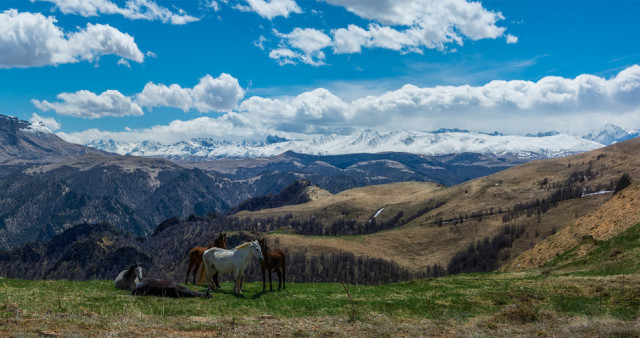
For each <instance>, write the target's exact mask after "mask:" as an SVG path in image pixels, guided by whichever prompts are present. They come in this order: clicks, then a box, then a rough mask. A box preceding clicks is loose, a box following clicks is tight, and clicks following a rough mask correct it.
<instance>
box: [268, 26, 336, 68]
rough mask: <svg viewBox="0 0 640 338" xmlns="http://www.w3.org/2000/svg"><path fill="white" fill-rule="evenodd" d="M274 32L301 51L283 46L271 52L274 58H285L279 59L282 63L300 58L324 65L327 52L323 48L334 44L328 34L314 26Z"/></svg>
mask: <svg viewBox="0 0 640 338" xmlns="http://www.w3.org/2000/svg"><path fill="white" fill-rule="evenodd" d="M274 33H275V34H276V36H278V37H280V38H281V39H283V40H284V41H286V44H287V45H288V46H290V47H291V48H294V49H297V50H300V51H301V52H295V51H293V50H291V49H288V48H283V49H279V50H278V49H277V50H275V52H274V53H273V54H272V53H270V54H269V56H270V57H271V58H272V59H276V60H284V61H279V62H280V63H281V64H282V63H285V64H286V63H295V60H298V61H300V62H303V63H306V64H310V65H313V66H319V65H323V64H324V59H325V54H324V52H323V51H322V49H324V48H326V47H328V46H331V44H332V41H331V38H330V37H329V36H328V35H326V34H324V33H323V32H321V31H320V30H317V29H314V28H305V29H302V28H296V29H294V30H293V31H292V32H291V33H288V34H282V33H280V32H278V31H277V30H274ZM272 52H273V51H272Z"/></svg>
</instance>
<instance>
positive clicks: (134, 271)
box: [116, 263, 142, 290]
mask: <svg viewBox="0 0 640 338" xmlns="http://www.w3.org/2000/svg"><path fill="white" fill-rule="evenodd" d="M140 282H142V266H141V265H140V263H136V264H133V265H131V266H130V267H129V268H128V269H126V270H122V271H121V272H120V274H119V275H118V277H116V288H117V289H124V290H132V289H133V288H134V287H136V285H137V284H138V283H140Z"/></svg>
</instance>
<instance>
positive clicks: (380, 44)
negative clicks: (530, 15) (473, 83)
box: [270, 0, 518, 65]
mask: <svg viewBox="0 0 640 338" xmlns="http://www.w3.org/2000/svg"><path fill="white" fill-rule="evenodd" d="M325 2H327V3H329V4H332V5H335V6H339V7H344V8H345V9H346V10H347V11H350V12H352V13H354V14H356V15H358V16H360V17H361V18H363V19H366V20H369V21H370V23H368V24H367V25H366V27H360V26H358V25H355V24H350V25H348V26H347V27H346V28H336V29H332V30H331V31H330V35H329V34H326V33H324V32H322V31H320V30H317V29H313V28H306V29H303V28H294V29H293V31H291V33H288V34H283V33H279V32H277V31H276V32H275V34H276V36H279V37H280V38H281V39H282V41H281V44H280V45H279V46H278V49H277V50H279V51H278V52H276V53H274V55H270V56H271V57H272V58H274V59H276V60H278V62H279V63H280V64H286V63H294V61H295V60H298V61H301V62H305V60H307V61H309V62H305V63H309V64H313V65H321V64H324V60H323V59H324V54H323V53H322V50H323V49H325V48H327V47H332V51H333V52H334V53H335V54H351V53H360V52H361V51H362V49H363V48H383V49H391V50H395V51H400V52H402V53H407V52H415V53H422V52H423V51H424V49H436V50H441V51H444V50H447V49H448V46H450V45H458V46H462V45H463V44H464V41H465V39H469V40H474V41H475V40H480V39H496V38H498V37H502V36H505V35H504V33H505V30H506V28H504V27H500V26H498V24H497V22H498V21H500V20H503V19H504V16H503V15H502V14H501V13H500V12H494V11H490V10H487V9H485V8H484V7H483V6H482V4H481V3H480V2H469V1H466V0H407V1H391V0H367V1H363V0H344V1H343V0H325ZM505 38H506V41H507V43H509V44H513V43H516V42H517V41H518V38H517V37H516V36H514V35H511V34H508V35H506V36H505ZM284 50H290V53H289V54H291V55H292V56H291V57H289V58H287V57H286V56H283V55H284V54H283V53H282V51H284ZM321 53H322V54H321ZM274 56H277V57H274ZM320 56H322V58H320ZM283 60H285V61H286V62H283Z"/></svg>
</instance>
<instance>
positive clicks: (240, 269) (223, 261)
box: [115, 233, 287, 297]
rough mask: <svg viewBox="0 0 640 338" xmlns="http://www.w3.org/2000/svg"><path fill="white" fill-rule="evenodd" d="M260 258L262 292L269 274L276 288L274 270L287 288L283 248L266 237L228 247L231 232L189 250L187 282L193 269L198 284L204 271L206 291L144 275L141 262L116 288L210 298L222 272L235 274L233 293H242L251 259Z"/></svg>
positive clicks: (135, 292)
mask: <svg viewBox="0 0 640 338" xmlns="http://www.w3.org/2000/svg"><path fill="white" fill-rule="evenodd" d="M253 257H255V258H257V259H258V260H259V261H260V268H261V270H262V291H263V292H264V291H265V290H266V275H267V274H268V276H269V290H270V291H273V286H272V282H271V275H272V272H273V271H275V272H276V273H277V274H278V291H280V288H281V287H282V290H285V289H286V285H285V276H286V272H285V271H286V270H285V266H286V262H287V257H286V255H285V252H284V250H282V249H270V248H269V247H268V246H267V242H266V240H265V239H264V238H263V239H260V240H254V241H249V242H245V243H243V244H240V245H238V246H236V247H235V248H233V249H230V250H228V249H227V234H226V233H220V234H219V235H218V237H217V238H216V239H215V240H214V241H213V243H211V244H210V245H209V246H207V247H202V246H197V247H194V248H193V249H191V251H189V267H188V268H187V276H186V279H185V285H186V284H188V282H189V275H190V274H191V272H192V271H193V284H196V275H197V274H198V271H200V278H199V282H202V279H203V276H204V278H206V282H207V284H208V289H207V292H206V293H201V292H195V291H192V290H190V289H189V288H187V287H184V286H181V285H177V284H175V283H173V282H171V281H168V280H162V279H144V280H143V278H142V266H141V265H140V264H139V263H136V264H133V265H131V266H129V268H127V269H126V270H123V271H122V272H120V274H119V275H118V277H117V278H116V280H115V285H116V288H118V289H125V290H132V291H131V294H132V295H154V296H163V297H210V295H209V291H210V290H213V289H216V288H220V283H219V282H218V275H219V273H231V274H233V280H234V285H233V292H234V293H236V294H241V293H242V279H243V277H244V270H245V269H246V268H247V265H248V264H249V261H250V260H251V258H253Z"/></svg>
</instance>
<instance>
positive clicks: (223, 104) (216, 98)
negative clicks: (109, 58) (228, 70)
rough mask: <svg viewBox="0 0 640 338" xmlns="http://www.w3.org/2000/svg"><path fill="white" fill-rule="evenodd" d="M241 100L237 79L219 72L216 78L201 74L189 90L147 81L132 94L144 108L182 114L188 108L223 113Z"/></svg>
mask: <svg viewBox="0 0 640 338" xmlns="http://www.w3.org/2000/svg"><path fill="white" fill-rule="evenodd" d="M243 97H244V90H243V89H242V87H240V85H239V84H238V80H237V79H236V78H234V77H233V76H231V75H229V74H225V73H222V74H220V76H218V77H217V78H214V77H212V76H211V75H208V74H207V75H205V76H204V77H202V78H201V79H200V81H199V82H198V84H197V85H195V86H194V87H193V88H182V87H181V86H180V85H178V84H172V85H169V86H166V85H164V84H155V83H153V82H149V83H147V84H146V85H145V86H144V89H143V90H142V92H141V93H140V94H138V95H136V102H138V103H139V104H140V105H142V106H145V107H158V106H163V107H174V108H179V109H182V110H183V111H185V112H186V111H188V110H190V109H197V110H198V111H200V112H211V111H218V112H226V111H231V110H233V109H234V108H235V107H236V106H237V104H238V102H239V101H240V100H241V99H242V98H243Z"/></svg>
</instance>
